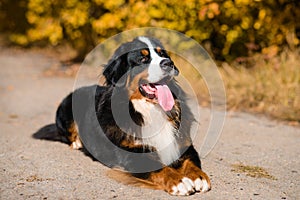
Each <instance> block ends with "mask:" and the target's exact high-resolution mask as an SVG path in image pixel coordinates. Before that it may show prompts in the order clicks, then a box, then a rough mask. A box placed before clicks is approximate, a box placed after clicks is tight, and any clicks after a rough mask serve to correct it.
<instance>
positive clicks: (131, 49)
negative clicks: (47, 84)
mask: <svg viewBox="0 0 300 200" xmlns="http://www.w3.org/2000/svg"><path fill="white" fill-rule="evenodd" d="M178 74H179V70H178V68H177V67H176V66H175V64H174V62H173V61H172V59H171V58H170V56H169V55H168V52H167V51H166V50H165V48H164V47H163V45H162V44H161V42H160V41H159V40H157V39H155V38H150V37H146V36H140V37H137V38H135V39H133V40H132V41H130V42H127V43H124V44H122V45H120V47H119V48H117V50H116V51H115V52H114V54H113V56H112V57H111V59H110V60H109V61H108V63H107V64H106V65H105V66H104V70H103V76H104V77H105V84H104V86H100V85H93V86H87V87H82V88H79V89H77V90H75V91H74V92H73V93H71V94H69V95H68V96H67V97H66V98H65V99H64V100H63V101H62V103H61V104H60V105H59V107H58V109H57V113H56V132H57V135H55V134H54V133H53V135H51V134H50V135H49V134H48V135H47V136H46V137H44V138H43V139H47V138H48V139H49V138H51V139H53V140H60V141H64V142H66V143H69V144H70V146H71V147H72V148H73V149H81V148H83V147H84V148H86V149H87V150H88V149H89V148H88V147H89V146H90V144H91V145H94V146H96V148H97V151H95V150H94V152H91V154H92V156H95V157H96V158H98V157H100V161H101V160H104V164H106V165H107V166H109V167H112V168H116V169H122V170H125V172H126V174H127V175H129V176H130V177H131V178H133V179H135V180H137V181H140V182H141V185H143V184H145V185H147V186H149V187H151V188H153V189H160V190H164V191H166V192H168V193H169V194H171V195H184V196H185V195H191V194H194V193H197V192H201V193H202V192H207V191H209V190H210V189H211V182H210V179H209V177H208V176H207V175H206V173H204V172H203V171H202V169H201V162H200V158H199V156H198V153H197V152H196V150H195V148H194V146H193V144H192V139H191V136H190V129H191V125H192V123H193V122H194V121H195V119H194V116H193V114H192V112H191V110H190V108H189V107H188V106H187V103H186V99H187V97H186V95H185V93H184V91H183V90H182V89H181V88H180V86H179V84H178V83H177V82H176V80H175V77H176V76H177V75H178ZM74 102H75V103H74ZM87 102H88V103H87ZM79 133H80V134H79ZM91 133H95V134H96V133H97V134H98V135H99V137H100V139H99V140H101V141H103V144H101V141H99V142H98V143H97V144H95V141H94V139H86V138H83V137H82V138H81V136H85V134H91ZM54 135H55V136H54ZM35 137H36V138H40V139H41V138H42V137H40V136H37V134H36V135H35ZM84 140H86V141H85V142H84ZM104 140H106V142H104ZM108 143H111V144H113V145H112V146H114V148H113V149H112V150H110V149H108V145H109V144H108ZM111 144H110V145H111ZM121 150H122V151H124V152H128V153H129V154H130V153H132V154H133V155H143V156H142V157H141V160H139V159H133V157H132V156H131V154H130V155H129V154H125V156H123V154H122V153H120V152H121ZM92 151H93V150H92ZM149 166H150V167H149ZM143 167H146V168H147V167H149V169H148V168H147V170H144V169H143ZM151 167H153V168H151ZM146 168H145V169H146Z"/></svg>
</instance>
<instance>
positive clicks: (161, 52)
mask: <svg viewBox="0 0 300 200" xmlns="http://www.w3.org/2000/svg"><path fill="white" fill-rule="evenodd" d="M155 51H156V53H157V54H158V55H159V56H161V57H164V56H165V53H164V50H162V48H161V47H156V49H155Z"/></svg>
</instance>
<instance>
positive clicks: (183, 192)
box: [170, 177, 211, 196]
mask: <svg viewBox="0 0 300 200" xmlns="http://www.w3.org/2000/svg"><path fill="white" fill-rule="evenodd" d="M210 188H211V186H210V183H209V182H208V181H207V180H206V179H205V178H203V179H200V178H196V179H195V180H192V179H190V178H187V177H184V178H182V179H181V181H180V183H178V184H177V185H174V186H172V190H171V192H170V194H172V195H179V196H187V195H191V194H193V193H195V192H207V191H209V190H210Z"/></svg>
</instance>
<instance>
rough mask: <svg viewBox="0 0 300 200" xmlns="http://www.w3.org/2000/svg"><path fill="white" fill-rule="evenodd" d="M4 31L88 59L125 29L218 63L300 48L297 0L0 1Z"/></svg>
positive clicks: (25, 42)
mask: <svg viewBox="0 0 300 200" xmlns="http://www.w3.org/2000/svg"><path fill="white" fill-rule="evenodd" d="M0 6H1V8H0V12H1V13H0V21H1V24H0V31H2V32H7V33H8V34H9V39H10V40H11V41H12V42H14V43H16V44H19V45H22V46H30V45H33V44H39V45H46V44H49V43H50V44H51V45H59V44H61V43H65V42H67V43H69V44H71V45H72V46H73V47H74V48H75V49H76V50H77V51H78V55H79V56H84V55H85V54H86V53H87V52H88V51H90V50H91V49H92V48H93V47H94V46H95V45H96V44H98V43H100V42H101V41H103V40H105V39H107V38H108V37H110V36H112V35H114V34H117V33H120V32H122V31H124V30H128V29H132V28H138V27H164V28H169V29H173V30H177V31H180V32H182V33H185V34H186V35H188V36H190V37H192V38H194V39H195V40H196V41H198V42H200V43H201V44H203V45H204V46H205V47H206V49H207V50H208V51H209V52H210V53H211V54H212V55H213V56H214V58H215V59H218V60H226V61H232V60H236V59H243V58H246V57H248V56H250V55H252V54H253V53H254V52H261V53H263V54H265V55H266V56H267V57H268V56H269V57H272V56H274V55H276V54H278V52H280V51H281V49H282V47H283V46H288V48H291V49H293V48H295V47H297V46H299V44H300V41H299V39H300V20H299V19H300V2H299V1H297V0H224V1H215V0H202V1H199V0H183V1H173V0H145V1H139V0H113V1H107V0H46V1H44V0H1V2H0Z"/></svg>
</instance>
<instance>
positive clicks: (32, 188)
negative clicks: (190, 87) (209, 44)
mask: <svg viewBox="0 0 300 200" xmlns="http://www.w3.org/2000/svg"><path fill="white" fill-rule="evenodd" d="M56 64H59V63H58V61H57V60H54V59H53V58H49V57H46V56H44V55H42V54H39V53H37V52H35V53H34V52H22V51H12V50H7V49H3V48H2V49H0V95H1V98H0V132H1V137H0V142H1V148H0V199H122V200H123V199H300V129H299V128H297V127H291V126H287V125H284V124H283V123H278V122H275V121H270V120H268V119H265V118H262V117H256V116H252V115H249V114H244V113H228V114H227V117H226V122H225V126H224V129H223V132H222V135H221V137H220V139H219V141H218V143H217V145H216V146H215V148H214V149H213V151H212V152H211V153H210V154H209V155H208V156H207V157H205V158H204V159H202V164H203V169H204V171H206V172H207V174H208V175H209V176H210V177H211V180H212V187H213V188H212V190H211V191H210V192H208V193H205V194H195V195H193V196H190V197H173V196H170V195H168V194H167V193H165V192H163V191H154V190H148V189H141V188H135V187H131V186H126V185H122V184H120V183H118V182H116V181H114V180H111V179H110V178H108V177H107V176H106V172H107V171H108V168H106V167H105V166H103V165H102V164H100V163H99V162H96V161H93V160H92V159H91V158H90V157H88V156H86V155H84V154H83V153H82V152H81V151H74V150H71V149H70V148H69V147H68V146H67V145H66V144H63V143H59V142H50V141H41V140H35V139H33V138H32V137H31V136H32V134H33V133H34V132H36V131H37V130H38V129H39V128H41V127H43V126H44V125H46V124H49V123H53V122H54V115H55V111H56V108H57V106H58V104H59V102H60V101H61V100H62V98H63V97H64V96H65V95H66V94H67V93H69V92H70V91H71V90H72V87H73V83H74V79H73V78H63V77H45V76H43V71H44V70H46V69H48V68H49V67H50V66H52V65H56ZM208 112H209V111H208V110H206V109H203V110H202V113H201V114H202V115H203V116H204V117H205V116H207V117H206V120H208V119H209V116H208ZM199 144H201V141H196V145H199ZM259 167H261V168H263V169H261V168H259ZM264 170H265V171H264Z"/></svg>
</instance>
